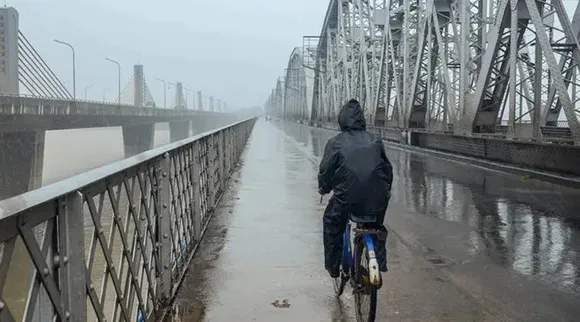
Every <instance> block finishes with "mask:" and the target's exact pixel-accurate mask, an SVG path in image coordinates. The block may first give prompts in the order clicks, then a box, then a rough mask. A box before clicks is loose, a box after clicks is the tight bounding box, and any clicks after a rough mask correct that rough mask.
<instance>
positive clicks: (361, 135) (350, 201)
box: [318, 99, 393, 278]
mask: <svg viewBox="0 0 580 322" xmlns="http://www.w3.org/2000/svg"><path fill="white" fill-rule="evenodd" d="M338 124H339V125H340V130H341V133H340V134H338V135H336V136H334V137H332V138H330V139H329V140H328V142H327V143H326V146H325V147H324V156H323V157H322V160H321V162H320V170H319V173H318V192H319V193H320V194H321V195H325V194H328V193H330V192H331V191H334V194H333V196H332V198H330V201H329V202H328V205H327V207H326V210H325V211H324V216H323V240H324V266H325V268H326V270H327V271H328V272H329V273H330V276H331V277H332V278H337V277H338V276H339V274H340V271H339V270H340V263H341V258H342V245H343V239H342V238H343V237H342V236H343V234H344V231H345V230H346V225H347V222H348V219H349V214H350V215H351V218H353V219H354V218H356V219H357V220H355V221H357V222H358V221H363V222H372V223H374V224H376V228H377V229H378V230H381V231H384V232H387V229H386V227H385V226H384V225H383V221H384V219H385V214H386V211H387V207H388V205H389V199H390V191H391V185H392V182H393V168H392V165H391V162H390V161H389V159H388V158H387V155H386V153H385V148H384V146H383V142H382V140H381V139H380V138H379V137H378V136H376V135H374V134H372V133H369V132H367V131H366V123H365V119H364V114H363V110H362V108H361V106H360V104H359V102H358V101H357V100H355V99H351V100H349V101H348V102H347V103H346V104H345V105H344V106H343V107H342V109H341V110H340V113H339V114H338ZM375 247H376V257H377V261H378V263H379V270H380V271H381V272H386V271H387V250H386V237H381V238H379V240H377V243H376V245H375Z"/></svg>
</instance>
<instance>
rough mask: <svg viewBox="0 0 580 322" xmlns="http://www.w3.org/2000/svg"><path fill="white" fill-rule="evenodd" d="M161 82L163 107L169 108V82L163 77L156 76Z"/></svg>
mask: <svg viewBox="0 0 580 322" xmlns="http://www.w3.org/2000/svg"><path fill="white" fill-rule="evenodd" d="M155 79H157V80H158V81H160V82H163V108H167V83H166V82H165V81H164V80H162V79H161V78H158V77H155Z"/></svg>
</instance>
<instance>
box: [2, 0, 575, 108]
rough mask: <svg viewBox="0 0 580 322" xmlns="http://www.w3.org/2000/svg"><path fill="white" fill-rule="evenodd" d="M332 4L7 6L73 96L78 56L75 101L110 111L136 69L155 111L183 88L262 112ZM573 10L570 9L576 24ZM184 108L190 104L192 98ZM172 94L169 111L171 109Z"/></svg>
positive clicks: (29, 2)
mask: <svg viewBox="0 0 580 322" xmlns="http://www.w3.org/2000/svg"><path fill="white" fill-rule="evenodd" d="M328 1H329V0H163V1H152V0H8V1H7V4H8V5H9V6H13V7H15V8H16V9H17V10H18V11H19V13H20V30H21V31H22V32H23V33H24V35H25V36H26V37H27V38H28V40H29V41H31V43H32V44H33V45H34V46H35V48H36V50H37V51H39V53H40V54H41V56H42V57H43V58H44V59H45V60H46V62H47V63H48V65H49V66H50V67H51V68H52V69H53V70H54V71H55V73H56V74H57V75H58V77H59V78H60V79H61V81H63V82H66V84H65V86H67V88H69V91H70V92H71V93H72V72H71V53H70V50H69V49H68V48H67V47H64V46H62V45H58V44H56V43H54V42H53V39H54V38H58V39H60V40H62V41H66V42H69V43H71V44H72V45H73V46H75V49H76V54H77V57H76V66H77V91H76V92H77V93H76V95H77V98H80V99H84V95H85V86H87V85H94V86H93V87H92V88H90V89H89V90H88V98H89V99H92V100H102V99H103V91H104V90H106V97H107V100H108V101H113V100H114V99H115V98H116V93H117V67H116V66H115V65H113V64H112V63H110V62H107V61H105V57H110V58H112V59H115V60H117V61H119V62H120V63H121V64H122V86H124V85H125V83H126V82H127V81H128V80H129V79H130V77H131V75H132V72H133V65H134V64H136V63H141V64H143V65H144V70H145V76H146V81H147V85H148V86H149V89H150V90H151V93H152V95H153V97H154V99H155V102H156V104H157V106H162V105H163V84H162V83H161V82H159V81H157V80H156V79H155V78H156V77H159V78H161V79H165V80H166V81H168V82H176V81H182V82H183V83H184V86H186V87H187V88H189V89H192V90H196V91H197V90H202V91H203V92H204V95H207V96H210V95H212V96H214V98H218V99H222V100H225V101H226V102H227V103H228V106H229V107H230V108H233V107H236V106H237V107H248V106H252V105H259V106H262V105H263V103H264V102H265V100H266V99H267V97H268V95H269V94H270V92H271V89H272V88H273V87H274V86H275V85H276V79H277V77H278V76H282V75H283V72H284V69H285V68H286V64H287V61H288V56H289V55H290V53H291V52H292V49H293V48H294V47H297V46H301V45H302V36H304V35H319V33H320V29H321V27H322V23H323V20H324V15H325V12H326V9H327V6H328ZM576 1H577V0H564V3H565V5H566V7H567V9H568V13H569V15H570V16H571V15H572V13H573V8H574V7H575V4H576ZM188 95H189V101H188V103H189V104H191V103H190V102H191V99H192V94H191V93H190V94H188ZM174 97H175V92H174V87H173V86H168V90H167V103H168V105H169V106H173V104H174V103H175V99H174Z"/></svg>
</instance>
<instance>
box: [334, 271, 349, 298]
mask: <svg viewBox="0 0 580 322" xmlns="http://www.w3.org/2000/svg"><path fill="white" fill-rule="evenodd" d="M347 281H348V279H346V278H345V277H344V276H343V275H342V274H341V275H340V277H338V278H335V279H334V281H333V285H334V293H335V294H336V296H341V295H342V293H343V292H344V288H345V287H346V282H347Z"/></svg>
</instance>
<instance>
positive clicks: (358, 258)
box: [354, 238, 378, 322]
mask: <svg viewBox="0 0 580 322" xmlns="http://www.w3.org/2000/svg"><path fill="white" fill-rule="evenodd" d="M354 256H355V262H354V271H355V274H354V282H355V283H354V285H356V286H357V289H356V290H355V292H354V306H355V311H356V320H357V321H358V322H375V318H376V313H377V290H378V288H377V286H376V285H371V284H370V283H368V282H367V283H365V282H364V276H363V274H361V268H362V267H361V263H362V262H363V260H364V261H366V264H367V267H368V261H369V258H368V251H367V249H366V245H365V243H364V241H363V239H362V238H357V241H356V246H355V254H354ZM367 275H368V273H367ZM367 281H368V277H367ZM361 286H364V287H363V288H362V289H361ZM363 295H364V296H368V298H369V303H368V313H367V314H363V312H362V309H363V306H367V305H365V304H363V303H361V299H362V297H363Z"/></svg>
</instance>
